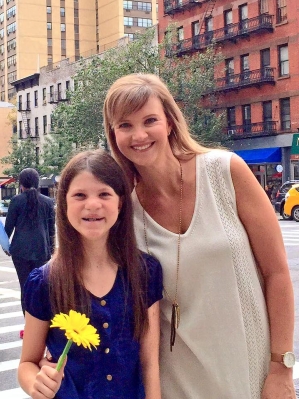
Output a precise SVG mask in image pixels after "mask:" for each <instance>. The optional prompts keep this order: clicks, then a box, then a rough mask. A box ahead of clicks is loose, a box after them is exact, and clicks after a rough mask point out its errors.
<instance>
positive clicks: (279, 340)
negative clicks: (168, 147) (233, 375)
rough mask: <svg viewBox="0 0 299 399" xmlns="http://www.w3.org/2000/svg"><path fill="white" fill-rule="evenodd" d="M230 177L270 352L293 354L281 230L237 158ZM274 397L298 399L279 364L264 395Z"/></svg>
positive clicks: (289, 372) (291, 297)
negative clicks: (257, 276)
mask: <svg viewBox="0 0 299 399" xmlns="http://www.w3.org/2000/svg"><path fill="white" fill-rule="evenodd" d="M231 175H232V180H233V184H234V188H235V192H236V202H237V210H238V214H239V217H240V219H241V221H242V223H243V225H244V227H245V229H246V231H247V234H248V237H249V240H250V244H251V248H252V250H253V253H254V256H255V259H256V262H257V265H258V267H259V269H260V271H261V273H262V275H263V278H264V282H265V297H266V304H267V310H268V316H269V323H270V340H271V342H270V345H271V352H272V353H278V354H283V353H285V352H288V351H292V350H293V334H294V294H293V287H292V283H291V278H290V273H289V268H288V263H287V256H286V252H285V249H284V244H283V239H282V235H281V231H280V227H279V224H278V221H277V217H276V215H275V212H274V210H273V207H272V205H271V203H270V201H269V199H268V197H267V195H266V193H265V192H264V190H263V188H262V187H261V186H260V184H259V183H258V181H257V180H256V178H255V176H254V175H253V173H252V172H251V170H250V169H249V168H248V166H247V165H246V164H245V162H244V161H243V160H241V159H240V158H239V157H237V156H235V155H234V156H233V157H232V159H231ZM273 397H275V398H277V399H280V398H281V399H285V398H291V399H292V398H295V392H294V385H293V379H292V369H287V368H286V367H285V366H284V365H283V364H281V363H276V362H275V363H274V362H271V364H270V370H269V375H268V378H267V380H266V383H265V386H264V391H263V395H262V398H263V399H268V398H269V399H270V398H273Z"/></svg>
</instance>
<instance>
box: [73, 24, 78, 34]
mask: <svg viewBox="0 0 299 399" xmlns="http://www.w3.org/2000/svg"><path fill="white" fill-rule="evenodd" d="M74 30H75V33H79V25H78V24H75V25H74Z"/></svg>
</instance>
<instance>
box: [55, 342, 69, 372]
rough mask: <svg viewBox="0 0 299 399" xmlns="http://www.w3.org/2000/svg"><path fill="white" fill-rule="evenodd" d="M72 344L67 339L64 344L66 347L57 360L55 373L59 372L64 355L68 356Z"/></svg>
mask: <svg viewBox="0 0 299 399" xmlns="http://www.w3.org/2000/svg"><path fill="white" fill-rule="evenodd" d="M72 343H73V340H71V339H69V340H68V341H67V343H66V345H65V347H64V349H63V352H62V354H61V356H60V358H59V359H58V363H57V366H56V370H57V371H60V369H61V367H62V365H63V362H64V359H65V358H66V355H67V354H68V352H69V350H70V347H71V346H72Z"/></svg>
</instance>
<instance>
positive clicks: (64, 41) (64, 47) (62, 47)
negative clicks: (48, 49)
mask: <svg viewBox="0 0 299 399" xmlns="http://www.w3.org/2000/svg"><path fill="white" fill-rule="evenodd" d="M61 49H62V50H66V40H65V39H61Z"/></svg>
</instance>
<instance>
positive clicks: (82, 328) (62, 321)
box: [50, 310, 100, 350]
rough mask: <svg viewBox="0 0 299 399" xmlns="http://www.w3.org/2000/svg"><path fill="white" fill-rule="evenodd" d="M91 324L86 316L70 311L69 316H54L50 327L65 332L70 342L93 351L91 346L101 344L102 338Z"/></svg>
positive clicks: (62, 314)
mask: <svg viewBox="0 0 299 399" xmlns="http://www.w3.org/2000/svg"><path fill="white" fill-rule="evenodd" d="M88 323H89V318H88V317H86V315H85V314H81V313H78V312H75V311H74V310H70V312H69V314H68V315H67V314H65V313H60V314H57V315H55V316H54V318H53V320H52V324H51V326H50V327H58V328H60V330H65V335H66V337H67V339H68V340H70V339H71V340H72V341H73V342H75V343H76V344H77V345H78V346H80V345H83V346H84V348H88V349H89V350H91V346H90V345H92V346H94V347H95V348H96V346H98V345H99V344H100V336H99V334H97V330H96V329H95V328H94V327H93V326H92V325H90V324H88Z"/></svg>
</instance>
